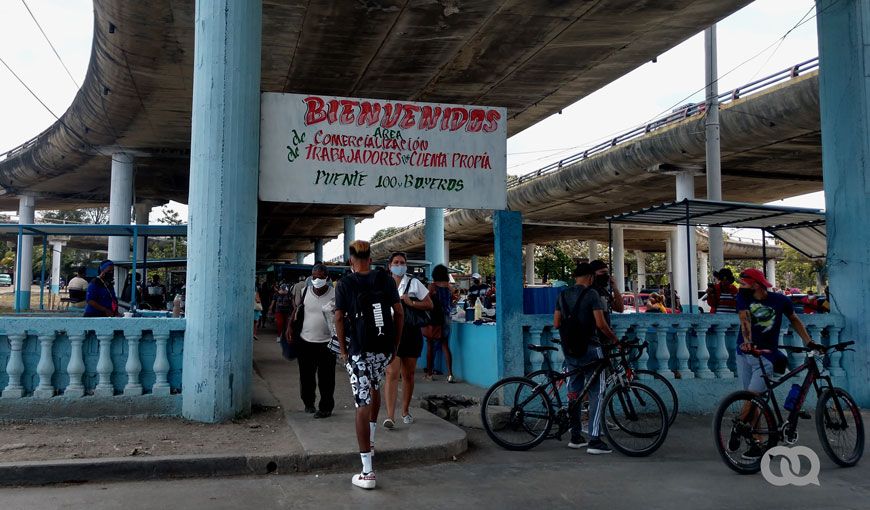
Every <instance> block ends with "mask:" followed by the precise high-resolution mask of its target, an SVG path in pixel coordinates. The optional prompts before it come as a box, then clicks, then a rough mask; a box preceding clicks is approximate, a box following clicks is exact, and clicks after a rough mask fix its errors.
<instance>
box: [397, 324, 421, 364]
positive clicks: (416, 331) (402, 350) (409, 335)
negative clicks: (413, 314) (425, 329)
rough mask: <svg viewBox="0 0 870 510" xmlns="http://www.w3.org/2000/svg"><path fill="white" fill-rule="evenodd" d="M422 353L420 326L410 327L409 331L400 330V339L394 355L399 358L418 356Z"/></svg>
mask: <svg viewBox="0 0 870 510" xmlns="http://www.w3.org/2000/svg"><path fill="white" fill-rule="evenodd" d="M421 354H423V333H422V332H421V331H420V328H411V330H410V331H402V341H401V342H399V347H398V349H396V356H398V357H400V358H419V357H420V355H421Z"/></svg>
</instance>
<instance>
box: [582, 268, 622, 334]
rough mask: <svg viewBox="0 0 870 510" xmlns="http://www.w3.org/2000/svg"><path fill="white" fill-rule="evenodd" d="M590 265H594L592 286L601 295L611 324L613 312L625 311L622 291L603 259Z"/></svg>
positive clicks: (608, 321)
mask: <svg viewBox="0 0 870 510" xmlns="http://www.w3.org/2000/svg"><path fill="white" fill-rule="evenodd" d="M589 265H590V266H591V267H592V271H594V275H593V279H592V287H594V288H595V290H596V291H598V294H599V295H600V296H601V302H602V305H603V306H604V311H605V312H606V316H607V323H608V324H610V314H611V313H613V312H616V313H622V312H624V311H625V302H624V301H623V299H622V293H620V292H619V289H618V288H617V287H616V280H614V279H613V276H611V275H610V268H608V266H607V264H606V263H605V262H604V261H603V260H601V259H596V260H593V261H592V262H590V263H589Z"/></svg>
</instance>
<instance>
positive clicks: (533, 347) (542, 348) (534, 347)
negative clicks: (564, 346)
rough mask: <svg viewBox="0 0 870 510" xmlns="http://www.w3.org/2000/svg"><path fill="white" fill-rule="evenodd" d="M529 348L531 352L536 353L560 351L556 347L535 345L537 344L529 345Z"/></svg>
mask: <svg viewBox="0 0 870 510" xmlns="http://www.w3.org/2000/svg"><path fill="white" fill-rule="evenodd" d="M528 348H529V350H530V351H535V352H546V351H558V350H559V348H558V347H556V346H555V345H535V344H529V345H528Z"/></svg>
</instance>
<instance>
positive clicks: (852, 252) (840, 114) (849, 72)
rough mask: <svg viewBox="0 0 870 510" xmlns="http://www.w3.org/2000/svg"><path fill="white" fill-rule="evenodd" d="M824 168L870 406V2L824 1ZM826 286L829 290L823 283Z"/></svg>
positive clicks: (836, 252)
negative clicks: (868, 319) (869, 324)
mask: <svg viewBox="0 0 870 510" xmlns="http://www.w3.org/2000/svg"><path fill="white" fill-rule="evenodd" d="M816 12H817V13H818V17H817V24H818V37H819V62H820V65H821V70H820V71H819V101H820V111H821V120H822V169H823V177H824V187H825V205H826V216H827V218H826V219H827V232H828V257H827V273H828V284H829V285H830V288H831V295H832V296H833V299H832V302H831V304H832V305H833V306H832V309H831V311H832V312H835V313H839V314H842V315H843V318H844V326H845V328H844V329H843V331H842V333H841V336H840V338H841V339H843V340H846V339H848V340H855V342H856V343H857V345H856V346H855V352H854V353H847V354H846V355H844V356H843V358H842V359H843V368H844V369H845V371H846V374H847V376H848V385H847V386H848V390H849V392H850V393H851V394H852V396H854V397H855V398H856V400H857V401H858V404H859V405H860V406H862V407H867V406H870V328H867V327H866V322H865V320H864V319H865V317H866V314H867V310H870V230H868V229H867V222H866V221H865V220H866V218H868V217H870V2H868V0H839V1H838V0H817V1H816ZM819 290H820V291H822V290H823V289H819Z"/></svg>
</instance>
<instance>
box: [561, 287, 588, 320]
mask: <svg viewBox="0 0 870 510" xmlns="http://www.w3.org/2000/svg"><path fill="white" fill-rule="evenodd" d="M591 288H592V287H584V288H583V290H581V291H580V295H579V296H577V301H576V302H575V303H574V308H572V309H571V317H577V311H578V310H580V303H581V302H582V301H583V298H584V297H585V296H586V293H587V292H589V289H591ZM565 304H568V303H567V302H566V303H565Z"/></svg>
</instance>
